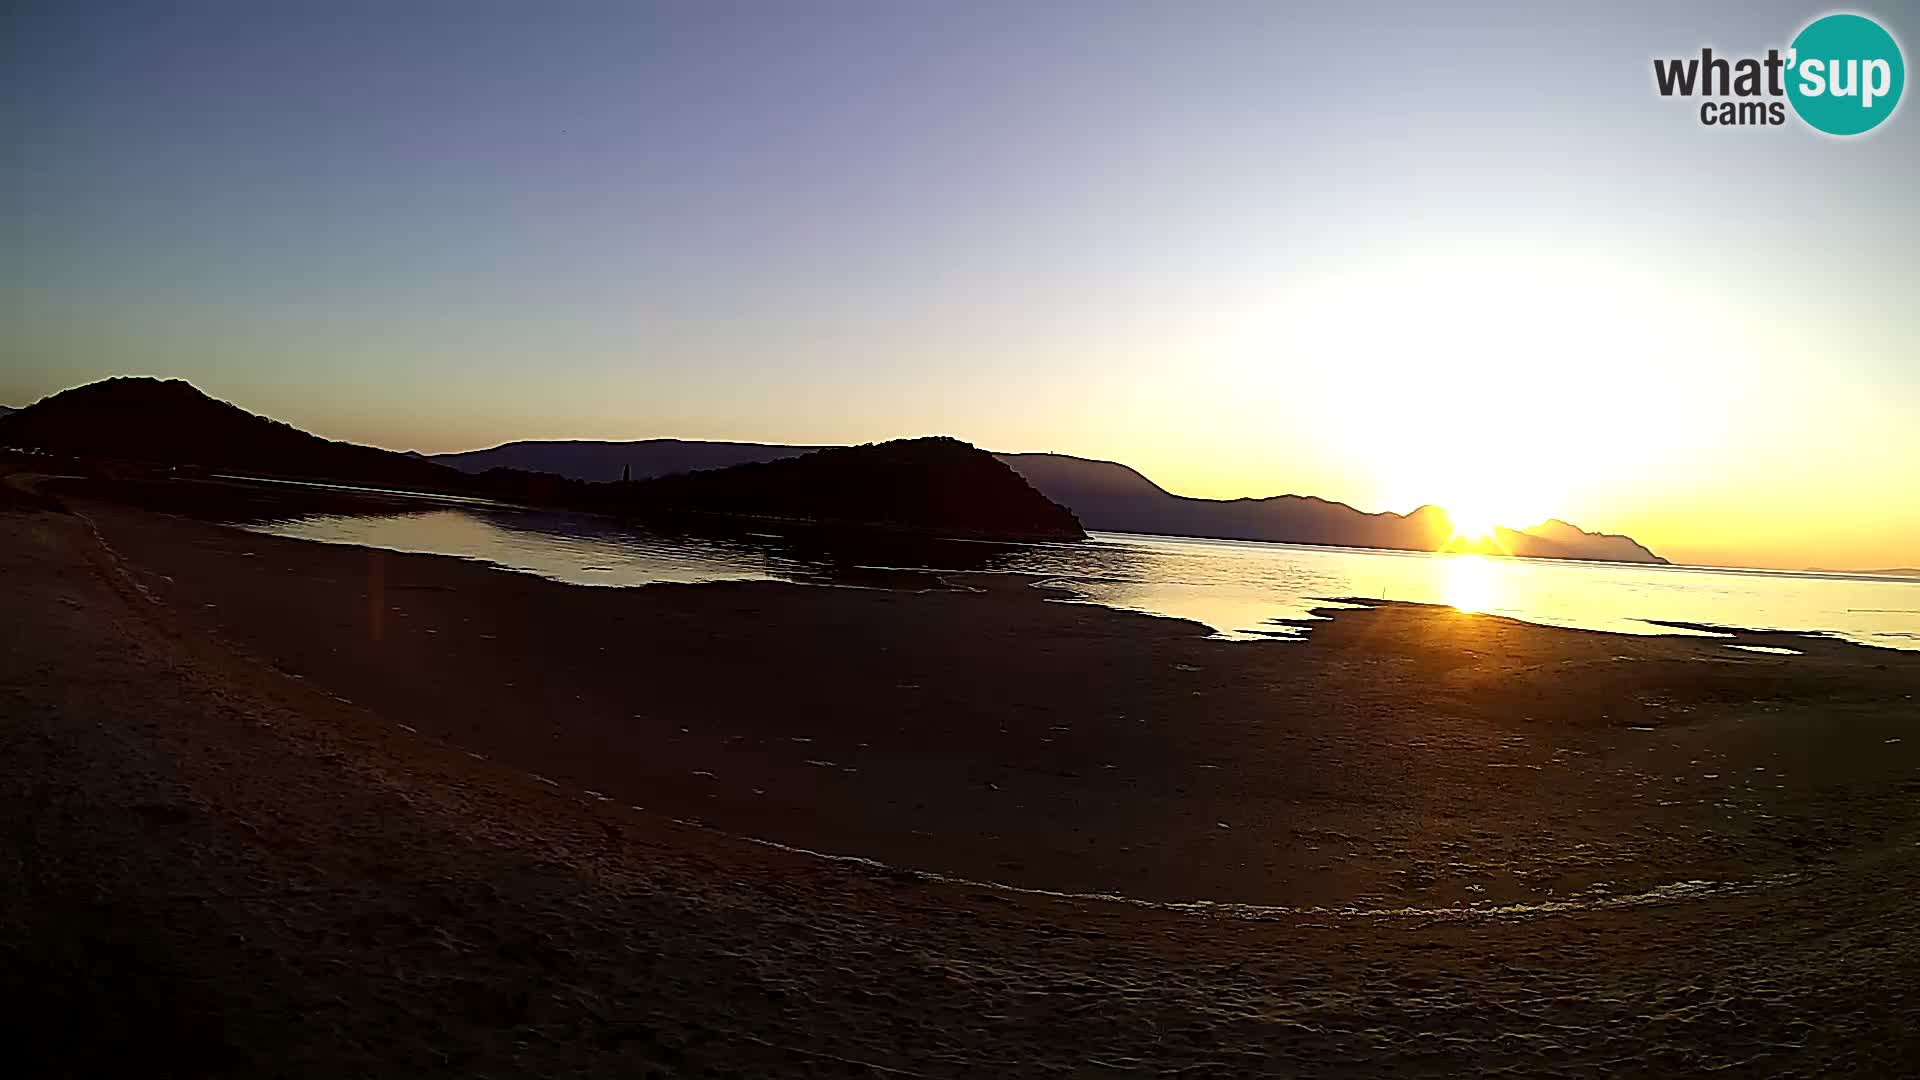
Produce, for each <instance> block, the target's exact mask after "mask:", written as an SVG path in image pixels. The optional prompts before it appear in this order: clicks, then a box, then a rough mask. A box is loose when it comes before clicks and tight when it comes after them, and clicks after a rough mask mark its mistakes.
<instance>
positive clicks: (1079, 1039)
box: [0, 495, 1920, 1077]
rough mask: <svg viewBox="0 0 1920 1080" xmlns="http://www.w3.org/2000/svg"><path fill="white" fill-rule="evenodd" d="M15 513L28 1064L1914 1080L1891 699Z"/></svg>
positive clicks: (1911, 719) (1695, 658) (1528, 639)
mask: <svg viewBox="0 0 1920 1080" xmlns="http://www.w3.org/2000/svg"><path fill="white" fill-rule="evenodd" d="M69 501H70V503H71V505H72V506H73V507H74V508H75V509H76V510H78V511H80V514H62V513H56V512H51V511H49V510H47V509H45V508H43V507H41V506H39V505H36V504H34V503H33V502H31V501H29V500H27V499H24V498H21V497H18V496H17V495H9V496H8V500H7V507H6V509H5V510H4V512H0V596H4V597H5V598H6V604H7V610H6V613H5V615H6V618H5V619H4V621H0V948H3V949H4V954H0V992H3V993H4V997H5V1000H4V1001H0V1015H3V1016H4V1020H3V1021H0V1023H4V1025H5V1026H6V1027H8V1028H12V1029H13V1030H12V1031H10V1032H7V1033H6V1038H7V1046H8V1047H9V1054H10V1056H12V1057H13V1058H14V1059H15V1060H19V1059H20V1055H22V1054H23V1055H24V1060H25V1062H26V1066H27V1067H26V1070H25V1073H26V1074H27V1075H41V1074H50V1075H60V1074H92V1073H101V1072H110V1071H118V1070H121V1069H126V1068H135V1069H138V1070H139V1071H141V1072H143V1073H144V1074H145V1075H149V1076H164V1075H206V1074H229V1073H230V1074H245V1075H258V1074H270V1075H296V1074H297V1075H309V1074H310V1075H342V1074H353V1073H363V1074H364V1073H378V1074H397V1073H412V1072H423V1071H446V1072H459V1073H462V1074H467V1075H493V1076H505V1075H525V1074H544V1075H554V1074H568V1073H576V1072H577V1073H608V1074H614V1073H618V1074H632V1075H650V1074H651V1075H663V1076H664V1075H716V1076H755V1075H825V1076H863V1075H883V1076H887V1075H909V1076H1002V1075H1006V1076H1011V1075H1087V1076H1107V1075H1176V1074H1177V1075H1182V1076H1189V1077H1194V1076H1214V1075H1238V1074H1248V1073H1275V1074H1281V1075H1296V1074H1297V1075H1310V1076H1329V1075H1354V1076H1373V1075H1382V1074H1397V1075H1425V1074H1458V1073H1461V1072H1485V1073H1496V1074H1497V1073H1501V1072H1503V1071H1504V1072H1506V1073H1509V1074H1517V1075H1540V1074H1565V1075H1599V1074H1602V1073H1621V1072H1630V1073H1644V1074H1649V1075H1676V1074H1683V1073H1690V1072H1695V1071H1699V1070H1706V1069H1722V1070H1729V1071H1730V1072H1731V1074H1734V1075H1783V1074H1799V1075H1838V1074H1846V1073H1852V1074H1855V1075H1876V1074H1884V1075H1894V1074H1897V1073H1899V1072H1900V1071H1901V1069H1902V1068H1903V1067H1904V1066H1905V1065H1907V1064H1908V1063H1910V1062H1911V1061H1913V1060H1916V1059H1920V1002H1917V1001H1916V1000H1915V999H1914V996H1913V994H1912V991H1913V990H1914V989H1915V988H1916V987H1920V927H1916V925H1915V924H1916V918H1917V917H1920V899H1916V892H1915V890H1916V886H1920V730H1916V727H1920V725H1917V724H1916V720H1920V715H1917V714H1920V709H1916V706H1915V702H1914V697H1913V695H1914V693H1915V692H1916V689H1917V688H1920V656H1914V655H1910V654H1899V653H1888V652H1880V651H1874V650H1867V649H1862V648H1857V647H1853V646H1846V645H1841V644H1836V643H1826V642H1807V641H1801V642H1797V643H1795V647H1799V648H1804V649H1806V650H1807V655H1805V656H1798V657H1773V656H1762V655H1757V654H1742V653H1738V652H1734V651H1732V650H1728V649H1726V648H1724V647H1722V646H1721V645H1719V644H1716V643H1708V642H1699V641H1690V640H1682V639H1668V638H1662V639H1639V638H1622V637H1617V636H1609V635H1601V634H1586V633H1577V632H1570V631H1557V630H1548V629H1542V628H1536V627H1529V626H1524V625H1521V624H1516V623H1511V622H1508V621H1505V620H1500V619H1494V618H1487V617H1477V616H1464V615H1459V614H1457V613H1452V612H1448V611H1443V610H1435V609H1425V608H1417V607H1387V608H1381V609H1378V610H1374V611H1364V612H1352V613H1346V614H1343V615H1341V616H1340V617H1339V618H1338V619H1337V620H1336V621H1335V622H1333V623H1332V624H1329V625H1326V626H1323V627H1322V628H1320V629H1318V630H1316V631H1315V632H1314V635H1313V640H1312V642H1311V643H1310V644H1308V645H1305V646H1300V645H1288V644H1241V643H1223V642H1214V641H1209V640H1206V639H1204V637H1202V636H1201V634H1200V632H1199V631H1198V629H1197V628H1195V627H1193V626H1191V625H1188V624H1184V623H1178V622H1173V621H1169V620H1157V619H1150V618H1145V617H1136V616H1127V615H1121V614H1116V613H1113V612H1109V611H1105V610H1102V609H1097V608H1091V607H1085V606H1079V605H1067V604H1055V603H1047V602H1045V597H1044V595H1043V594H1041V593H1039V592H1038V591H1037V590H1034V589H1031V588H1028V587H1026V586H1025V585H1024V584H1023V583H1019V582H1008V581H1006V580H1004V579H994V578H990V577H985V576H981V577H973V578H964V577H963V578H958V579H956V581H955V583H956V584H957V585H961V586H964V587H965V590H966V591H962V590H955V591H949V592H932V593H925V594H914V593H901V592H881V591H875V590H854V589H824V588H803V587H794V586H696V587H686V588H656V589H647V590H637V591H635V590H595V589H581V588H572V587H567V586H561V585H554V584H551V583H547V582H543V581H540V580H537V579H534V578H530V577H523V576H518V575H509V574H504V573H500V572H497V571H491V570H487V569H485V568H482V567H479V566H475V565H471V564H466V563H462V562H459V561H456V560H450V559H441V558H433V557H424V556H401V555H393V554H384V555H381V554H373V553H369V552H367V551H364V550H358V549H351V548H337V547H327V546H322V545H313V544H305V543H301V542H297V541H286V540H278V539H273V538H268V537H263V536H257V535H252V534H247V533H242V532H238V531H235V530H232V529H227V528H223V527H219V526H212V525H207V524H202V523H198V522H194V521H188V520H185V519H179V518H171V517H166V516H161V515H154V514H150V513H146V512H142V511H136V510H131V509H126V508H121V507H116V506H112V505H107V504H103V503H98V502H90V501H87V500H85V499H70V500H69ZM1749 640H1751V641H1754V642H1763V641H1765V640H1767V639H1766V637H1765V636H1764V635H1756V636H1754V637H1752V638H1750V639H1749ZM636 806H637V807H642V808H644V809H641V810H635V809H634V807H636ZM676 819H678V820H676ZM694 820H697V821H699V822H703V823H705V825H704V826H700V825H693V824H688V823H686V822H689V821H694ZM741 837H757V838H763V839H766V840H772V841H777V842H780V843H783V844H788V845H792V846H795V847H802V848H807V849H813V850H817V851H825V852H836V853H847V854H854V855H860V856H865V857H870V858H873V859H876V860H880V861H882V862H884V863H885V864H888V865H887V866H885V867H876V866H867V865H861V864H853V863H849V862H843V861H838V862H837V861H828V860H822V859H819V858H816V857H812V856H808V855H805V854H799V853H794V852H789V851H782V850H778V849H775V848H771V847H768V846H766V845H764V844H759V843H755V842H751V841H749V840H746V839H741ZM914 871H930V872H932V874H933V875H939V876H930V875H929V874H923V873H916V872H914ZM953 879H958V880H953ZM985 882H1000V883H1004V884H1005V885H1007V886H1012V887H1011V888H1003V887H991V886H988V885H986V884H983V883H985ZM1689 883H1690V884H1689ZM1022 890H1051V891H1058V892H1111V893H1116V894H1120V895H1124V896H1126V897H1131V898H1134V899H1136V900H1139V901H1144V902H1143V903H1126V902H1118V901H1112V900H1098V899H1090V898H1063V897H1056V896H1048V895H1039V894H1037V893H1035V892H1028V891H1022ZM1200 899H1207V900H1220V901H1228V902H1232V903H1236V904H1245V905H1258V906H1256V907H1248V908H1236V907H1199V908H1194V907H1186V906H1182V903H1183V902H1186V901H1192V900H1200Z"/></svg>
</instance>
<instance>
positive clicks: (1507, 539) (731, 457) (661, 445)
mask: <svg viewBox="0 0 1920 1080" xmlns="http://www.w3.org/2000/svg"><path fill="white" fill-rule="evenodd" d="M803 449H804V448H801V447H794V446H785V445H780V444H768V443H702V442H694V441H688V440H681V439H646V440H641V441H637V442H587V441H580V442H565V443H552V442H532V443H506V444H503V445H501V446H497V447H494V448H493V449H491V450H483V451H473V452H471V453H467V454H443V455H439V456H437V457H435V458H433V460H435V461H439V462H442V463H447V464H454V465H456V466H458V467H467V468H473V467H475V466H477V465H478V464H479V463H482V462H488V461H499V462H526V463H534V462H539V463H542V464H544V465H546V466H548V467H549V468H550V469H551V471H553V472H556V473H560V474H563V475H566V476H571V477H574V478H576V479H599V478H610V477H614V476H618V475H620V472H621V470H622V469H623V468H630V469H631V470H632V474H633V476H634V477H635V478H636V479H638V478H641V477H654V476H664V475H671V474H674V473H679V472H684V471H687V470H689V469H700V468H707V467H710V466H708V465H706V464H703V462H705V461H710V460H711V461H724V462H725V463H728V464H732V463H734V462H737V461H761V462H766V461H776V460H780V459H783V458H791V457H793V456H794V455H795V454H796V453H798V452H801V451H802V450H803ZM996 456H997V457H998V458H999V459H1000V460H1001V461H1002V462H1004V463H1006V464H1007V465H1008V466H1009V467H1010V468H1012V469H1013V471H1014V472H1016V473H1019V474H1020V475H1021V476H1022V477H1023V478H1025V479H1026V481H1027V482H1028V483H1029V484H1031V485H1033V487H1034V489H1035V490H1037V491H1039V492H1040V494H1042V495H1044V496H1046V497H1047V498H1048V499H1051V500H1053V501H1054V502H1056V503H1059V504H1060V505H1061V506H1064V507H1066V508H1067V509H1069V510H1071V511H1072V512H1073V514H1074V515H1075V516H1076V517H1077V518H1079V520H1080V522H1081V524H1082V525H1084V526H1085V527H1086V528H1089V529H1100V530H1108V531H1112V532H1133V533H1148V534H1158V535H1163V536H1195V537H1207V538H1213V539H1222V540H1264V541H1271V542H1278V543H1291V544H1324V545H1328V546H1333V547H1372V548H1388V549H1398V550H1405V551H1440V550H1455V551H1474V552H1484V553H1487V554H1511V555H1521V556H1526V557H1529V558H1547V559H1590V560H1598V561H1607V562H1640V563H1663V562H1665V561H1666V560H1664V559H1662V558H1660V557H1659V556H1658V555H1656V554H1654V553H1653V552H1652V551H1649V550H1648V549H1647V548H1646V547H1644V546H1643V545H1641V544H1640V543H1638V542H1637V541H1635V540H1633V539H1632V538H1631V537H1626V536H1616V535H1611V534H1606V533H1590V532H1587V531H1585V530H1583V529H1580V528H1578V527H1577V526H1574V525H1571V524H1569V523H1567V522H1564V521H1559V520H1557V519H1556V520H1549V521H1545V522H1542V523H1540V524H1538V525H1534V526H1531V527H1528V528H1526V529H1506V528H1502V529H1499V530H1497V531H1496V532H1495V534H1494V537H1493V538H1492V539H1491V541H1479V542H1464V541H1461V540H1460V539H1458V538H1457V537H1455V536H1454V528H1453V522H1452V519H1451V518H1450V517H1449V516H1448V515H1447V512H1446V511H1445V510H1444V509H1442V508H1440V507H1438V506H1422V507H1420V508H1418V509H1416V510H1413V511H1411V512H1409V513H1406V514H1396V513H1391V512H1383V513H1372V514H1370V513H1366V512H1365V511H1362V510H1357V509H1355V508H1354V507H1352V506H1348V505H1347V504H1345V503H1340V502H1333V501H1331V500H1328V499H1321V498H1316V497H1314V496H1310V495H1277V496H1274V497H1272V498H1264V499H1196V498H1191V497H1188V496H1184V495H1175V494H1173V493H1172V492H1169V491H1167V490H1166V489H1165V488H1162V487H1161V486H1160V485H1158V484H1156V483H1154V482H1153V481H1152V480H1150V479H1148V478H1147V477H1145V476H1143V475H1141V474H1140V472H1139V471H1137V470H1135V469H1133V468H1131V467H1130V466H1127V465H1123V464H1121V463H1119V462H1115V461H1097V460H1093V459H1089V458H1082V457H1073V456H1071V455H1068V454H998V455H996Z"/></svg>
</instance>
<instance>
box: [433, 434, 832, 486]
mask: <svg viewBox="0 0 1920 1080" xmlns="http://www.w3.org/2000/svg"><path fill="white" fill-rule="evenodd" d="M824 449H827V448H826V447H823V446H782V445H776V444H770V443H740V442H707V441H704V440H696V439H638V440H634V441H631V442H604V441H597V440H592V439H542V440H526V441H521V442H510V443H502V444H501V445H499V446H495V447H493V448H491V449H487V450H468V451H465V452H463V453H458V454H435V455H433V456H432V458H431V459H430V460H433V461H436V462H438V463H440V464H442V465H449V466H452V467H453V468H456V469H459V470H460V471H461V472H467V473H473V474H475V475H478V474H480V473H484V472H486V471H487V470H489V469H519V470H522V471H525V472H543V473H553V474H555V475H558V476H565V477H569V478H571V479H574V480H594V481H607V480H618V479H620V478H621V477H622V476H630V477H631V478H632V479H634V480H648V479H652V478H653V477H656V476H670V475H672V474H674V473H683V472H693V471H695V470H697V469H724V468H728V467H730V466H733V465H748V464H753V463H755V462H762V461H777V460H779V459H781V458H791V457H799V456H800V455H801V454H806V453H811V452H813V451H815V450H824Z"/></svg>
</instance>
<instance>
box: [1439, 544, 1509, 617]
mask: <svg viewBox="0 0 1920 1080" xmlns="http://www.w3.org/2000/svg"><path fill="white" fill-rule="evenodd" d="M1446 560H1447V566H1446V570H1445V572H1444V584H1443V586H1442V589H1443V591H1444V593H1445V594H1446V599H1447V603H1449V604H1452V605H1453V606H1454V607H1456V608H1458V609H1460V610H1461V611H1465V612H1469V613H1479V612H1486V611H1492V610H1493V609H1494V600H1495V599H1496V596H1497V594H1498V592H1499V588H1498V585H1499V581H1498V577H1497V575H1496V573H1495V568H1494V566H1493V565H1492V563H1491V562H1490V561H1489V560H1488V559H1487V558H1486V556H1484V555H1449V556H1447V557H1446Z"/></svg>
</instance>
